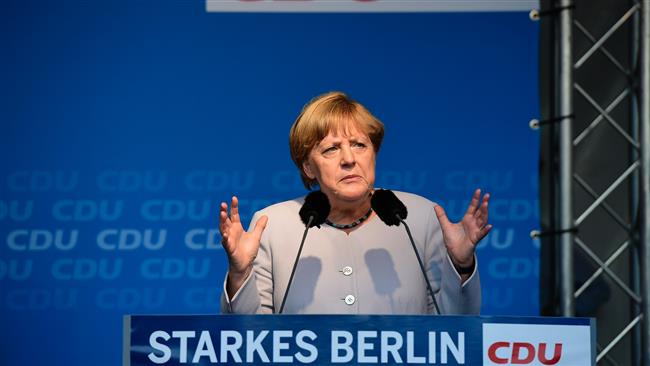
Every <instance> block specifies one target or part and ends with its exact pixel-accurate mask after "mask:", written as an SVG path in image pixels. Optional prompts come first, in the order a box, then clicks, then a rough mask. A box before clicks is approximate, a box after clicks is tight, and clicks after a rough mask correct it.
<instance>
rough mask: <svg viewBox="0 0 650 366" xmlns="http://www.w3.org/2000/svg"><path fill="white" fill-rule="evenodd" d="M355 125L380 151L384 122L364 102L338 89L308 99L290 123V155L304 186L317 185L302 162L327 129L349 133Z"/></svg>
mask: <svg viewBox="0 0 650 366" xmlns="http://www.w3.org/2000/svg"><path fill="white" fill-rule="evenodd" d="M351 127H356V128H358V129H359V130H360V131H362V132H364V133H365V134H366V135H368V137H369V138H370V141H371V142H372V147H373V149H374V150H375V154H376V153H378V152H379V147H380V146H381V141H382V140H383V138H384V124H383V123H381V121H380V120H378V119H377V118H376V117H375V116H373V115H372V114H371V113H370V112H369V111H368V110H367V109H366V108H365V107H364V106H363V105H361V104H360V103H358V102H356V101H354V100H352V99H350V98H349V97H348V96H347V95H345V94H344V93H341V92H330V93H325V94H322V95H319V96H317V97H315V98H314V99H312V100H311V101H310V102H309V103H307V104H306V105H305V106H304V107H303V109H302V112H300V115H299V116H298V118H297V119H296V121H295V122H294V123H293V126H291V130H290V132H289V149H290V151H291V159H293V162H294V163H295V164H296V166H297V167H298V170H299V171H300V178H301V179H302V183H303V184H304V185H305V188H307V189H311V188H312V187H313V186H315V185H317V184H318V182H317V181H316V179H311V178H309V177H308V176H306V175H305V172H304V169H303V164H304V162H305V161H307V159H308V157H309V153H310V152H311V150H312V149H313V148H314V147H315V146H316V145H318V143H319V142H320V141H321V140H322V139H323V138H325V136H327V135H328V134H329V133H330V132H332V131H336V132H341V133H343V134H347V133H349V130H350V128H351Z"/></svg>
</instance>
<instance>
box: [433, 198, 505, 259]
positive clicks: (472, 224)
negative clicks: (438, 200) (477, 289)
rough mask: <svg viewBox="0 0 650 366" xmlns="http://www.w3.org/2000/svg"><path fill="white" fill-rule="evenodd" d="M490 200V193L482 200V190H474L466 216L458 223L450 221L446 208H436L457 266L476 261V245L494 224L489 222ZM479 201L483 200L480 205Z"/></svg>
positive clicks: (450, 252)
mask: <svg viewBox="0 0 650 366" xmlns="http://www.w3.org/2000/svg"><path fill="white" fill-rule="evenodd" d="M489 200H490V194H489V193H486V194H484V195H483V200H482V202H481V190H480V189H477V190H476V191H474V195H473V196H472V201H471V202H470V204H469V207H467V211H466V212H465V216H463V219H462V220H461V221H460V222H457V223H452V222H451V221H449V218H447V214H446V213H445V210H444V209H443V208H442V207H441V206H439V205H437V206H436V207H435V208H434V210H435V211H436V215H437V216H438V221H440V227H441V228H442V236H443V239H444V241H445V245H446V246H447V252H448V253H449V256H450V257H451V260H452V261H453V262H454V264H456V265H457V266H460V267H469V266H471V265H472V264H473V263H474V251H475V250H476V245H477V244H478V242H479V241H481V239H483V238H484V237H485V236H486V235H487V234H488V233H489V232H490V229H492V225H491V224H488V201H489ZM479 202H481V203H480V205H479Z"/></svg>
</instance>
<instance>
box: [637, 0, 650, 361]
mask: <svg viewBox="0 0 650 366" xmlns="http://www.w3.org/2000/svg"><path fill="white" fill-rule="evenodd" d="M640 23H641V32H640V38H641V42H640V43H641V47H640V49H641V57H640V85H639V86H640V93H639V94H640V100H639V101H640V103H639V109H640V113H639V140H640V145H641V158H640V159H641V184H640V189H639V190H640V192H639V193H640V196H641V207H640V211H641V212H640V213H641V215H640V218H641V223H640V225H639V226H640V243H641V248H640V253H641V276H640V277H641V294H642V297H643V299H642V310H641V311H642V313H643V314H644V318H643V324H642V327H641V347H640V349H641V359H642V362H643V365H644V366H648V365H650V0H643V3H642V5H641V21H640Z"/></svg>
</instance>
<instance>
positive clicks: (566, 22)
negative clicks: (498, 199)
mask: <svg viewBox="0 0 650 366" xmlns="http://www.w3.org/2000/svg"><path fill="white" fill-rule="evenodd" d="M571 3H572V0H562V1H561V2H560V6H561V7H565V10H564V11H562V12H561V13H560V22H559V23H560V30H559V32H558V33H557V34H558V37H559V45H560V50H559V56H560V60H559V61H560V68H559V81H560V83H559V89H560V90H559V97H560V100H559V111H558V112H559V116H563V117H566V116H571V115H573V10H572V9H570V8H569V7H570V6H571V5H572V4H571ZM572 127H573V119H572V118H565V119H564V120H563V121H562V123H561V124H560V135H559V139H560V144H559V149H560V154H559V155H560V161H559V185H560V190H559V195H560V202H559V228H560V230H561V231H563V233H562V234H561V237H560V273H558V275H559V278H560V313H561V314H562V315H563V316H572V315H574V312H575V301H574V296H573V293H574V282H573V281H574V275H573V272H574V271H573V231H572V230H570V229H572V228H573V227H574V223H573V195H572V182H573V128H572Z"/></svg>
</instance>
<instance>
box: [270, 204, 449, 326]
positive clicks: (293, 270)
mask: <svg viewBox="0 0 650 366" xmlns="http://www.w3.org/2000/svg"><path fill="white" fill-rule="evenodd" d="M313 221H314V216H313V215H311V216H309V222H307V227H305V232H304V233H303V234H302V241H301V242H300V247H299V248H298V254H297V255H296V260H295V261H294V262H293V269H291V276H289V283H288V284H287V289H286V290H285V291H284V296H282V305H280V311H279V312H278V314H282V310H284V303H285V302H286V301H287V294H289V287H291V282H292V281H293V275H295V274H296V267H298V259H300V253H301V252H302V247H303V245H304V244H305V239H306V238H307V231H309V228H310V227H311V223H312V222H313ZM409 235H410V234H409ZM433 301H434V302H435V301H436V300H435V299H434V300H433Z"/></svg>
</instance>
